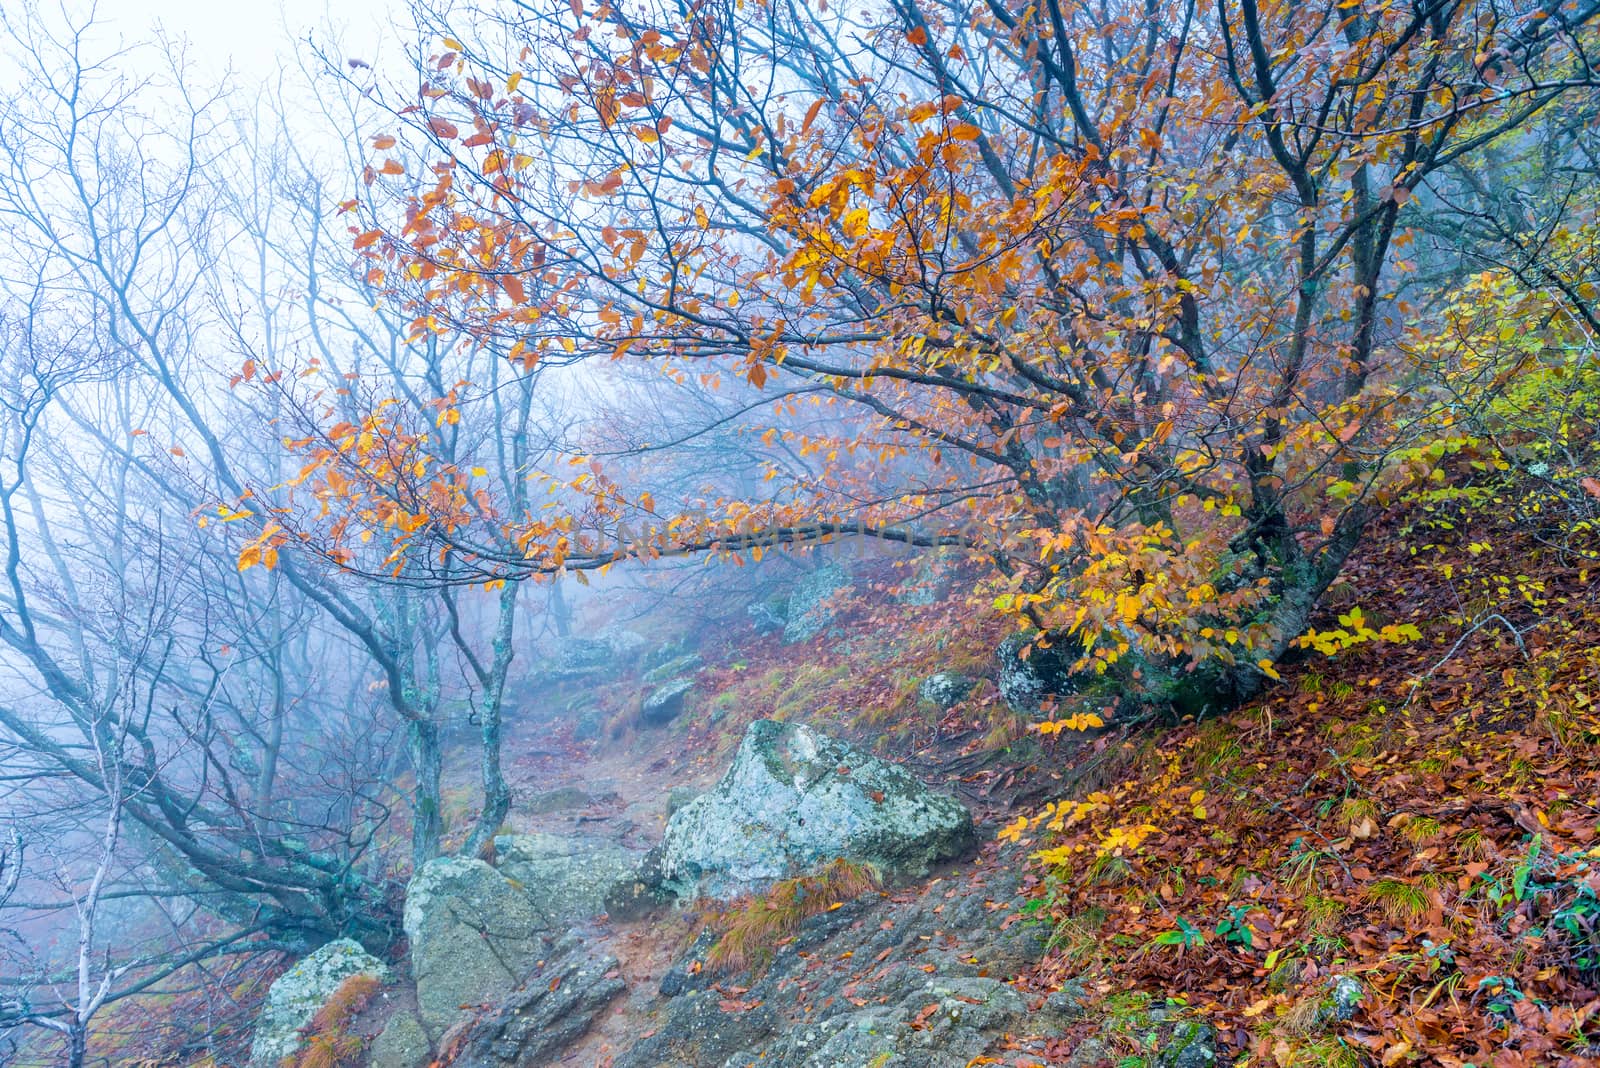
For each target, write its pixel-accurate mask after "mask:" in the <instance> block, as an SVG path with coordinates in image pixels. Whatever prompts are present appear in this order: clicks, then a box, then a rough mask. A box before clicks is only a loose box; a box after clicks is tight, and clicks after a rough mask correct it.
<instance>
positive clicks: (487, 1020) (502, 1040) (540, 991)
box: [451, 936, 624, 1068]
mask: <svg viewBox="0 0 1600 1068" xmlns="http://www.w3.org/2000/svg"><path fill="white" fill-rule="evenodd" d="M545 958H546V959H545V960H544V962H543V963H542V964H540V965H539V966H538V968H537V970H535V971H534V972H533V973H532V974H530V975H529V976H528V981H527V985H526V987H525V988H523V989H521V990H518V991H516V992H515V993H513V994H511V995H510V996H509V997H507V998H506V999H505V1000H504V1001H502V1002H501V1003H500V1004H499V1005H497V1006H495V1008H494V1009H493V1010H491V1011H490V1012H488V1013H486V1014H485V1015H484V1016H483V1017H481V1018H480V1019H478V1020H475V1021H474V1022H473V1023H472V1025H471V1027H470V1030H469V1031H468V1032H467V1033H466V1035H465V1036H464V1038H463V1041H462V1047H461V1052H460V1053H459V1054H458V1055H457V1056H456V1058H455V1059H454V1060H452V1061H451V1064H452V1065H453V1066H455V1068H513V1066H521V1065H528V1066H532V1065H547V1064H551V1063H553V1062H554V1060H555V1059H556V1056H557V1055H558V1054H559V1053H560V1052H561V1051H562V1050H564V1049H566V1048H567V1047H568V1046H570V1045H572V1043H573V1042H575V1041H577V1040H578V1039H579V1038H581V1037H582V1036H583V1034H584V1032H586V1031H588V1030H589V1028H590V1026H591V1025H592V1024H593V1023H594V1020H595V1017H596V1016H598V1015H599V1014H600V1013H601V1012H602V1011H603V1010H604V1009H605V1007H606V1006H607V1005H609V1004H610V1003H611V1001H612V1000H613V999H614V998H615V997H616V996H617V995H618V994H620V993H622V990H623V986H624V984H623V982H622V979H621V978H620V976H619V975H618V966H617V959H616V958H615V957H613V956H610V955H609V954H606V953H601V952H598V951H596V950H594V949H591V948H590V947H588V946H586V945H584V944H583V943H582V942H581V941H580V940H578V939H577V938H574V937H572V936H568V937H566V938H564V939H562V940H561V941H559V942H557V943H555V944H554V945H552V946H550V947H549V948H548V949H547V950H546V951H545Z"/></svg>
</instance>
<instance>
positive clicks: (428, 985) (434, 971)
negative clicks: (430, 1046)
mask: <svg viewBox="0 0 1600 1068" xmlns="http://www.w3.org/2000/svg"><path fill="white" fill-rule="evenodd" d="M404 924H405V932H406V937H407V938H408V939H409V940H410V942H411V973H412V976H413V977H414V978H415V979H416V983H417V1014H418V1016H419V1017H420V1018H421V1020H422V1025H423V1027H424V1028H425V1029H426V1030H427V1032H428V1034H429V1036H430V1037H432V1038H434V1039H437V1038H438V1037H439V1036H440V1035H441V1034H443V1032H444V1031H445V1029H446V1028H448V1027H449V1026H450V1025H451V1024H452V1023H454V1022H455V1021H456V1019H457V1018H458V1017H459V1016H460V1012H461V1006H462V1005H476V1004H481V1003H485V1002H497V1001H499V1000H500V999H501V998H503V997H504V996H505V994H506V993H507V992H509V991H510V990H511V989H513V988H514V987H515V986H516V985H517V983H518V982H519V981H520V980H521V979H522V976H523V973H524V970H525V969H526V968H527V967H528V966H529V965H530V964H531V962H532V961H534V960H536V959H538V955H537V951H538V950H539V949H540V948H541V947H542V942H541V941H540V939H539V937H538V933H539V931H540V930H541V929H543V928H544V927H546V926H547V924H546V922H545V920H544V918H543V917H542V916H541V915H540V914H539V912H538V911H537V910H536V909H535V908H534V905H533V903H532V902H531V901H530V900H529V898H528V895H527V894H526V893H525V892H524V891H523V890H521V889H520V888H518V887H517V886H516V885H515V884H513V883H512V882H511V881H510V880H509V879H507V878H506V877H505V876H504V875H502V874H500V873H499V872H498V871H495V870H494V869H493V868H491V867H490V866H489V865H487V864H485V863H484V862H483V861H481V860H470V859H468V858H466V857H439V858H437V859H435V860H430V861H429V862H428V863H426V864H424V865H423V866H422V869H421V870H420V871H418V872H417V874H416V875H415V876H414V877H413V878H412V880H411V883H410V885H409V886H407V887H406V904H405V913H404Z"/></svg>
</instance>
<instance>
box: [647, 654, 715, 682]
mask: <svg viewBox="0 0 1600 1068" xmlns="http://www.w3.org/2000/svg"><path fill="white" fill-rule="evenodd" d="M703 667H705V661H704V660H703V659H701V657H700V654H699V653H685V654H684V655H683V656H675V657H673V658H672V659H671V660H667V661H665V662H664V663H661V664H658V665H656V666H655V667H653V668H651V669H650V670H649V671H646V672H645V673H644V675H643V676H641V677H640V680H639V681H641V682H643V683H644V684H645V685H647V686H654V685H656V684H658V683H663V682H668V681H671V680H672V679H676V678H681V677H684V676H688V675H694V674H696V673H698V672H699V671H700V669H701V668H703Z"/></svg>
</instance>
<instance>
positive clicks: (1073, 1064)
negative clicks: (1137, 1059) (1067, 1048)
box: [1066, 1038, 1115, 1068]
mask: <svg viewBox="0 0 1600 1068" xmlns="http://www.w3.org/2000/svg"><path fill="white" fill-rule="evenodd" d="M1114 1059H1115V1054H1114V1053H1113V1052H1112V1050H1111V1047H1110V1046H1108V1045H1106V1044H1105V1043H1104V1042H1102V1041H1100V1040H1099V1039H1098V1038H1086V1039H1084V1040H1083V1041H1082V1042H1079V1043H1078V1045H1077V1047H1076V1048H1075V1049H1073V1051H1072V1053H1071V1054H1070V1055H1069V1056H1068V1057H1067V1063H1066V1068H1099V1066H1100V1065H1102V1064H1104V1063H1105V1062H1106V1061H1109V1060H1114Z"/></svg>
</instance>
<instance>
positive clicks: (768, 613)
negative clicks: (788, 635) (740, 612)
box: [745, 600, 788, 634]
mask: <svg viewBox="0 0 1600 1068" xmlns="http://www.w3.org/2000/svg"><path fill="white" fill-rule="evenodd" d="M787 611H788V602H786V601H783V600H771V601H757V602H755V603H754V604H750V605H746V606H745V614H746V615H748V616H749V617H750V622H751V623H752V624H753V625H754V626H755V628H756V633H757V634H776V633H777V632H778V631H780V630H782V629H783V627H784V624H785V623H787V622H788V620H787V619H786V618H784V615H785V613H786V612H787Z"/></svg>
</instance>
